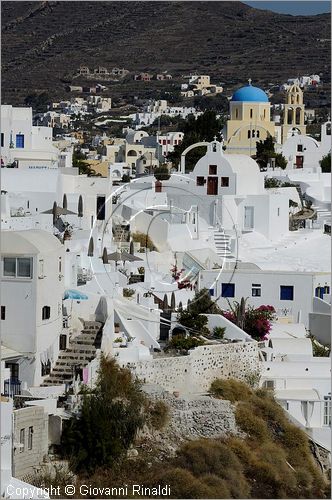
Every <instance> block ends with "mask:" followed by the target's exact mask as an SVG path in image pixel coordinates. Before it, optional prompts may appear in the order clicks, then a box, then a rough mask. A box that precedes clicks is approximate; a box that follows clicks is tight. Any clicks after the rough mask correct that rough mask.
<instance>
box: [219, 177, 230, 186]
mask: <svg viewBox="0 0 332 500" xmlns="http://www.w3.org/2000/svg"><path fill="white" fill-rule="evenodd" d="M225 181H226V183H225ZM220 186H221V187H229V177H220Z"/></svg>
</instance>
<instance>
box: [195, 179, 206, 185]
mask: <svg viewBox="0 0 332 500" xmlns="http://www.w3.org/2000/svg"><path fill="white" fill-rule="evenodd" d="M196 186H204V177H196Z"/></svg>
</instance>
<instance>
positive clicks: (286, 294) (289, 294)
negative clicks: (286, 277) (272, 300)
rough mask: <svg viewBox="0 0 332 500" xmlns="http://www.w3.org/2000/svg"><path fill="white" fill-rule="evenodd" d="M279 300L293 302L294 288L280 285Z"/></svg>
mask: <svg viewBox="0 0 332 500" xmlns="http://www.w3.org/2000/svg"><path fill="white" fill-rule="evenodd" d="M280 300H294V287H293V286H292V285H280Z"/></svg>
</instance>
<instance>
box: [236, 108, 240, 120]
mask: <svg viewBox="0 0 332 500" xmlns="http://www.w3.org/2000/svg"><path fill="white" fill-rule="evenodd" d="M238 117H239V110H238V109H236V110H235V118H236V119H237V118H238Z"/></svg>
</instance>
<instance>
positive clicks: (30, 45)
mask: <svg viewBox="0 0 332 500" xmlns="http://www.w3.org/2000/svg"><path fill="white" fill-rule="evenodd" d="M2 64H3V71H2V92H3V102H17V103H19V102H22V101H23V99H24V97H25V96H26V95H28V94H29V93H31V92H34V91H36V92H42V91H46V92H48V93H49V94H50V95H51V96H54V97H55V96H61V95H62V94H63V93H64V92H65V90H64V88H65V84H66V83H68V82H70V81H73V82H76V81H77V80H76V79H74V80H73V77H74V75H75V74H76V71H77V69H78V68H79V66H80V65H81V64H87V65H88V66H90V67H91V68H94V67H98V66H99V65H101V66H106V67H108V68H112V67H114V66H118V67H124V68H126V69H128V70H129V71H131V72H137V71H144V70H146V71H151V72H157V71H158V72H159V71H165V70H167V71H169V72H171V73H172V74H173V76H175V77H176V76H180V75H182V74H184V73H188V72H190V71H198V72H201V73H209V74H211V76H213V78H214V80H215V81H217V82H221V83H226V85H227V84H230V85H231V84H235V83H237V82H242V81H243V80H245V79H246V78H248V77H251V78H252V79H253V81H254V82H257V83H262V82H266V83H269V82H275V81H279V82H280V81H284V80H285V79H286V78H289V77H291V76H296V75H299V74H306V73H313V72H315V73H323V77H324V78H325V80H327V79H328V78H329V74H330V16H329V15H328V14H321V15H316V16H297V17H294V16H289V15H282V14H276V13H272V12H269V11H263V10H257V9H254V8H251V7H249V6H247V5H245V4H242V3H241V2H226V1H221V2H190V1H185V2H158V1H156V2H155V1H154V2H125V1H116V2H112V1H110V2H89V1H87V2H65V1H54V2H14V1H7V2H3V3H2ZM128 78H129V77H128ZM130 79H131V83H132V75H131V76H130ZM139 84H140V85H146V84H144V82H139Z"/></svg>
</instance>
